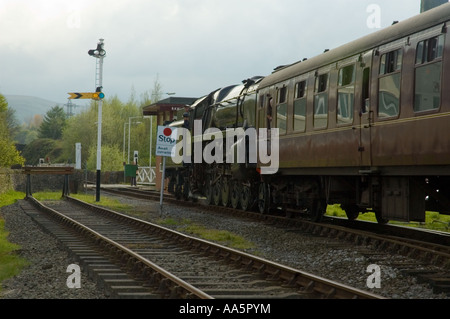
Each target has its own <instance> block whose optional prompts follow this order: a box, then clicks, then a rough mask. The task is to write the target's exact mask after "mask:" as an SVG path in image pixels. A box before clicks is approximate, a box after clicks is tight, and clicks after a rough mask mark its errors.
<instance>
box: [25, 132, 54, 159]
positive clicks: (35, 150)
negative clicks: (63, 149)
mask: <svg viewBox="0 0 450 319" xmlns="http://www.w3.org/2000/svg"><path fill="white" fill-rule="evenodd" d="M58 148H60V146H59V145H58V142H57V141H56V140H53V139H49V138H43V139H37V140H34V141H33V142H31V143H30V144H28V145H27V146H26V147H25V149H24V150H23V156H24V157H25V158H26V160H27V161H26V163H27V165H37V164H39V159H40V158H44V159H47V157H49V159H50V161H51V162H52V163H57V162H58V161H59V160H58V159H57V156H56V155H59V154H58V153H57V152H58V151H57V150H58ZM55 154H56V155H55Z"/></svg>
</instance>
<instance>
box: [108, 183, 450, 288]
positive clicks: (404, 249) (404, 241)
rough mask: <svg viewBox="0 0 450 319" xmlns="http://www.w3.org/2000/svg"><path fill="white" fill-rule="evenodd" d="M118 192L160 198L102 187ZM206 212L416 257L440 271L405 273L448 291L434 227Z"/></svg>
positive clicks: (449, 246) (449, 241) (449, 267)
mask: <svg viewBox="0 0 450 319" xmlns="http://www.w3.org/2000/svg"><path fill="white" fill-rule="evenodd" d="M105 191H106V192H111V193H114V194H117V195H123V196H129V197H133V198H140V199H146V200H159V194H158V193H156V192H153V191H143V190H139V189H135V188H133V189H129V188H120V189H110V188H108V189H105ZM166 200H167V201H168V202H171V203H174V204H177V205H186V206H190V207H192V206H196V205H199V204H198V203H193V202H186V201H183V200H181V201H180V200H177V199H176V198H175V197H173V196H167V197H166ZM202 210H204V211H208V212H213V213H217V212H221V213H226V214H232V215H234V216H243V217H246V218H248V217H250V218H252V219H256V220H263V221H265V222H270V223H271V224H276V225H281V226H287V227H289V228H292V227H294V228H297V229H298V230H301V231H305V232H310V233H312V234H314V235H319V236H324V237H328V238H336V239H345V240H347V241H349V242H351V243H352V244H356V245H357V246H358V245H359V246H363V245H364V246H369V247H371V248H373V250H374V251H375V252H381V253H385V252H386V253H388V252H392V253H396V254H399V255H403V256H406V257H410V258H413V259H416V260H418V261H420V262H422V263H423V264H429V265H433V266H436V267H439V268H440V269H441V271H416V270H415V269H409V268H408V267H407V266H406V269H405V270H404V272H405V273H408V274H410V275H413V276H415V277H417V278H418V280H419V281H423V282H427V283H429V284H430V285H431V286H432V287H433V289H434V291H436V293H440V292H444V293H447V294H450V234H448V233H442V232H433V231H422V230H416V229H411V228H407V227H399V226H392V225H379V224H375V223H368V222H360V221H352V222H349V221H348V220H342V219H334V218H330V219H327V220H325V221H324V222H322V223H313V222H310V221H308V220H306V219H301V218H300V219H290V218H284V217H280V216H274V215H261V214H259V213H254V212H244V211H241V210H235V209H232V208H229V207H217V206H204V205H203V206H202Z"/></svg>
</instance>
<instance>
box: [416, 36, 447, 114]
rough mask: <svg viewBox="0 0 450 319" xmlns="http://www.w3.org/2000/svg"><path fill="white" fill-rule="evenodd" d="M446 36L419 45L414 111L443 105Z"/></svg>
mask: <svg viewBox="0 0 450 319" xmlns="http://www.w3.org/2000/svg"><path fill="white" fill-rule="evenodd" d="M443 48H444V36H443V35H440V36H438V37H434V38H431V39H428V40H425V41H422V42H420V43H419V44H418V45H417V51H416V72H415V75H416V81H415V82H416V87H415V100H414V111H415V112H423V111H430V110H436V109H438V108H439V107H440V105H441V89H442V86H441V75H442V55H443Z"/></svg>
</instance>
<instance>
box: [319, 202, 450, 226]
mask: <svg viewBox="0 0 450 319" xmlns="http://www.w3.org/2000/svg"><path fill="white" fill-rule="evenodd" d="M327 216H336V217H343V218H346V217H347V215H346V214H345V211H344V210H342V208H341V205H339V204H338V205H330V206H328V209H327ZM358 220H364V221H371V222H376V217H375V213H371V212H368V213H364V214H359V217H358ZM389 223H390V224H392V225H401V226H407V227H413V228H421V229H429V230H438V231H444V232H450V215H442V214H439V213H437V212H426V215H425V223H419V222H409V223H408V222H397V221H391V222H389Z"/></svg>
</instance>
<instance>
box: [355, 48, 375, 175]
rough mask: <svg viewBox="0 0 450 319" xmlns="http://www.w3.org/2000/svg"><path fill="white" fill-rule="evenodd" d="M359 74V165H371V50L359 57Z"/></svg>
mask: <svg viewBox="0 0 450 319" xmlns="http://www.w3.org/2000/svg"><path fill="white" fill-rule="evenodd" d="M361 58H362V61H361V68H360V72H361V73H360V76H361V77H362V83H361V85H362V90H361V93H362V95H361V102H360V103H361V108H360V113H359V118H360V123H359V147H358V152H359V154H360V166H361V167H371V166H372V146H371V140H372V136H371V135H372V134H371V133H372V123H373V116H374V114H373V111H374V110H373V109H372V106H371V104H372V103H373V102H375V101H371V100H370V79H371V66H372V52H370V53H368V54H365V55H364V56H362V57H361Z"/></svg>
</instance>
